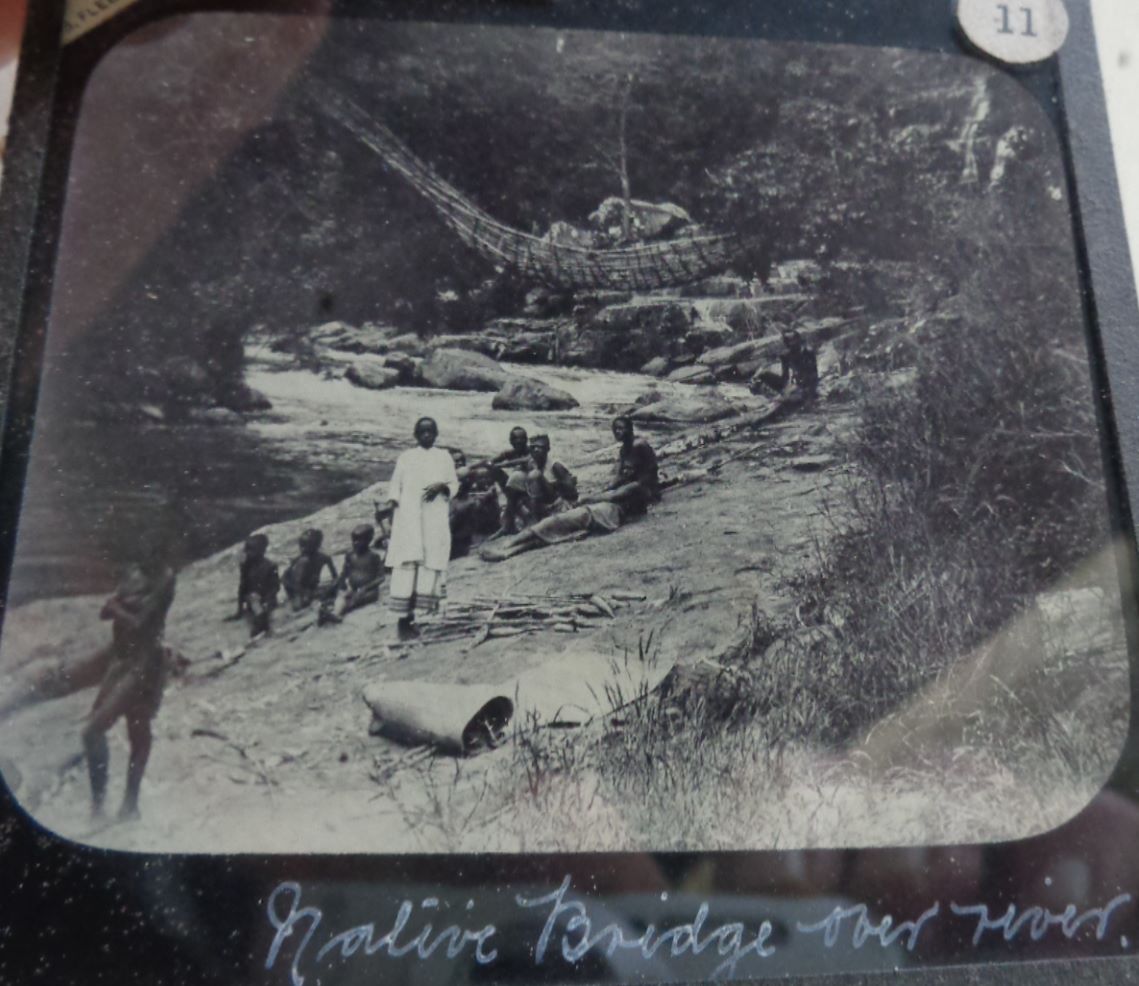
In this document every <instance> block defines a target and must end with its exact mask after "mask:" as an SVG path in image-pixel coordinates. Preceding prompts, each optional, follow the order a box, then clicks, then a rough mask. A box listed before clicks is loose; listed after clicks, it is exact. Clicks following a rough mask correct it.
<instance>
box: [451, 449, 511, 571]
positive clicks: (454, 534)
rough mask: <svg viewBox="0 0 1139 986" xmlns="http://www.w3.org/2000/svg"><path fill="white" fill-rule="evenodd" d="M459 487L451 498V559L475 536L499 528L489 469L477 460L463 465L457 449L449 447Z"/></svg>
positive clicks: (467, 547) (465, 550) (468, 546)
mask: <svg viewBox="0 0 1139 986" xmlns="http://www.w3.org/2000/svg"><path fill="white" fill-rule="evenodd" d="M451 458H452V459H453V460H454V462H455V473H456V475H457V476H458V477H459V490H458V492H457V493H456V494H455V495H454V496H453V497H452V498H451V503H450V521H451V558H452V559H454V558H463V557H465V556H466V555H467V554H469V553H470V550H471V545H472V544H473V543H474V540H475V538H476V537H480V536H481V537H487V536H488V535H491V534H493V533H495V531H497V530H498V529H499V522H500V519H499V507H498V491H497V489H496V488H495V480H494V475H493V472H492V470H491V468H490V467H489V466H488V465H486V464H484V463H479V464H477V465H475V466H468V465H467V457H466V456H465V455H464V454H463V453H462V452H461V451H460V450H459V449H451Z"/></svg>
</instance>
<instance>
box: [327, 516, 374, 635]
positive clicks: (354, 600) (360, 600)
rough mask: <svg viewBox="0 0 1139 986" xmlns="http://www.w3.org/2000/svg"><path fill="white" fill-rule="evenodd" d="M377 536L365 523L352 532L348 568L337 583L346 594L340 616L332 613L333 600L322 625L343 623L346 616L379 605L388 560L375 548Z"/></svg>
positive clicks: (347, 557) (347, 555)
mask: <svg viewBox="0 0 1139 986" xmlns="http://www.w3.org/2000/svg"><path fill="white" fill-rule="evenodd" d="M375 536H376V529H375V528H374V527H373V526H372V525H371V524H361V525H360V526H359V527H356V528H354V529H353V530H352V548H351V550H350V551H347V552H346V553H345V555H344V565H343V567H342V568H341V569H340V580H339V581H338V582H337V588H338V589H341V590H343V592H344V595H343V596H341V597H340V603H339V606H338V607H337V611H336V613H333V612H332V599H326V600H325V601H324V602H323V603H322V604H321V607H320V616H319V617H318V622H319V623H321V624H324V623H339V622H340V620H341V618H342V617H343V616H344V614H345V613H351V612H352V610H354V609H359V608H360V607H361V606H367V605H368V604H369V603H375V602H379V599H380V584H381V583H382V582H383V581H384V559H383V556H382V555H380V554H379V552H377V551H374V550H373V549H372V541H373V539H374V538H375ZM381 545H382V542H381Z"/></svg>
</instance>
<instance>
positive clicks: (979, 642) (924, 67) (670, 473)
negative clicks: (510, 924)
mask: <svg viewBox="0 0 1139 986" xmlns="http://www.w3.org/2000/svg"><path fill="white" fill-rule="evenodd" d="M140 80H146V81H145V84H140ZM1038 89H1039V87H1036V88H1034V87H1033V86H1031V85H1029V84H1027V83H1025V82H1024V81H1023V80H1022V79H1020V78H1017V77H1015V76H1013V75H1010V74H1007V73H1005V72H1003V71H1002V70H1000V69H998V68H997V67H995V66H994V65H993V64H991V63H989V62H988V61H985V60H983V59H981V58H979V57H975V56H973V55H969V54H966V53H964V52H962V53H958V54H946V53H938V52H925V51H911V50H902V49H895V48H881V47H871V46H853V45H838V44H821V43H813V42H811V43H808V42H799V41H778V42H776V41H759V40H744V39H734V38H721V37H711V36H704V37H685V36H676V35H669V36H664V35H656V34H638V33H628V34H622V33H615V32H595V31H584V30H568V29H567V30H560V29H556V28H545V27H543V28H535V27H523V26H509V25H506V24H443V23H427V22H415V21H387V20H382V19H378V18H377V19H351V18H344V19H334V20H326V19H317V18H308V17H304V16H299V15H298V16H285V15H281V16H270V15H264V14H256V15H254V14H236V13H200V14H191V15H183V16H177V17H171V18H167V19H163V20H159V21H157V22H155V23H152V24H150V25H148V26H145V27H143V28H141V29H139V30H136V31H135V32H133V33H131V34H129V35H128V36H127V37H126V38H124V39H123V40H122V41H121V42H120V43H119V44H118V45H117V46H115V47H114V48H112V49H111V50H110V51H109V52H108V53H106V54H105V55H104V56H103V57H102V59H101V60H100V61H99V63H98V64H97V65H96V66H95V68H94V70H93V72H92V74H91V77H90V79H89V81H88V82H87V85H86V90H85V92H84V95H83V100H82V103H81V105H80V112H79V114H78V117H77V119H76V121H75V122H74V134H73V141H72V146H71V149H70V160H69V170H68V178H67V183H66V197H65V202H64V204H63V212H62V229H61V234H60V239H59V248H58V254H57V257H56V263H55V269H54V273H53V289H52V304H51V315H50V318H49V320H48V324H47V325H46V326H44V327H43V328H44V331H45V355H44V361H43V373H42V380H41V383H40V389H39V403H38V407H37V412H36V422H35V434H34V438H33V444H32V451H31V456H30V460H29V463H28V471H27V479H26V485H25V491H24V497H23V504H22V509H21V514H20V517H19V522H18V531H17V546H16V554H15V559H14V563H13V567H12V573H11V577H10V580H9V585H8V593H7V608H6V611H5V617H4V626H3V637H2V640H0V775H2V776H3V779H4V782H5V784H6V785H7V786H8V788H9V789H10V790H11V791H12V792H13V794H14V796H15V798H16V799H17V800H18V802H19V803H20V805H21V806H22V808H23V809H24V810H26V811H27V812H28V813H29V814H30V815H31V816H32V817H33V818H34V819H35V820H36V821H37V822H38V823H39V824H41V825H43V826H44V827H46V828H47V829H49V830H51V831H52V832H55V833H58V834H60V835H62V836H65V837H66V838H68V839H71V840H75V841H78V842H80V843H84V844H88V845H92V846H98V847H106V848H113V849H124V850H133V851H145V852H166V853H169V852H176V853H181V852H186V853H240V852H257V853H266V852H269V853H285V852H288V853H297V852H328V853H385V854H397V853H483V852H499V853H520V852H542V853H547V852H554V853H556V852H567V853H571V852H572V853H581V852H631V851H657V852H664V851H718V850H762V849H802V848H836V847H839V848H863V847H874V846H886V845H890V846H930V845H939V844H940V845H953V844H962V843H983V842H997V841H1006V840H1013V839H1020V838H1024V837H1027V836H1030V835H1034V834H1038V833H1041V832H1045V831H1048V830H1050V829H1053V828H1055V827H1056V826H1058V825H1060V824H1062V823H1063V822H1065V821H1067V820H1068V819H1070V818H1072V817H1073V816H1074V815H1075V814H1077V813H1078V812H1079V811H1080V810H1081V809H1082V808H1083V807H1084V806H1085V805H1086V804H1087V803H1088V802H1089V801H1090V800H1091V798H1092V797H1093V796H1094V795H1095V794H1096V793H1097V792H1098V791H1099V790H1100V789H1101V788H1102V787H1103V785H1104V784H1105V782H1106V781H1107V779H1108V778H1109V776H1110V775H1111V773H1112V771H1113V769H1114V767H1115V764H1116V760H1117V758H1118V756H1119V753H1120V750H1121V748H1122V746H1123V743H1124V740H1125V738H1126V736H1127V731H1128V722H1129V717H1130V707H1129V691H1130V685H1129V652H1128V644H1127V639H1126V634H1125V616H1124V609H1123V605H1122V600H1123V598H1124V597H1125V595H1126V593H1127V592H1130V591H1131V589H1130V587H1128V586H1124V585H1123V584H1122V582H1123V580H1124V579H1125V573H1126V571H1127V566H1126V564H1125V563H1124V561H1123V559H1124V556H1125V551H1126V549H1125V547H1124V542H1123V538H1122V535H1121V534H1120V523H1119V521H1118V520H1117V519H1116V517H1115V515H1114V513H1113V509H1112V507H1111V496H1110V494H1111V489H1112V483H1113V479H1112V477H1111V476H1110V474H1109V473H1108V470H1107V467H1106V466H1105V463H1106V462H1108V461H1109V457H1108V455H1107V451H1106V449H1107V444H1106V442H1105V440H1104V439H1103V437H1102V426H1101V422H1100V416H1101V409H1100V407H1099V406H1098V404H1097V395H1096V389H1095V386H1094V385H1093V370H1094V366H1095V364H1094V353H1095V339H1094V337H1093V334H1092V332H1091V330H1090V329H1089V326H1088V323H1087V316H1086V313H1085V309H1084V300H1083V297H1082V295H1081V288H1080V274H1079V271H1080V268H1079V261H1078V256H1077V246H1076V243H1075V240H1074V235H1073V228H1074V227H1073V221H1074V220H1073V204H1072V201H1071V199H1070V188H1069V180H1068V176H1067V172H1066V168H1065V159H1064V149H1063V146H1062V144H1061V140H1060V137H1059V134H1058V130H1057V123H1056V120H1055V116H1054V114H1055V112H1056V111H1055V107H1054V105H1053V104H1052V101H1051V93H1050V92H1041V91H1038Z"/></svg>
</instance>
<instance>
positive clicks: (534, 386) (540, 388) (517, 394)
mask: <svg viewBox="0 0 1139 986" xmlns="http://www.w3.org/2000/svg"><path fill="white" fill-rule="evenodd" d="M490 406H491V407H493V408H494V409H495V410H496V411H568V410H569V409H570V408H574V407H578V402H577V399H576V398H575V397H574V396H573V394H567V393H566V392H565V391H564V390H558V388H557V387H551V386H550V385H549V384H546V383H543V382H542V381H541V380H532V379H530V378H528V377H518V378H517V379H514V380H511V381H510V382H509V383H507V384H506V386H505V387H503V388H502V390H500V391H499V392H498V393H497V394H495V395H494V400H493V401H491V404H490Z"/></svg>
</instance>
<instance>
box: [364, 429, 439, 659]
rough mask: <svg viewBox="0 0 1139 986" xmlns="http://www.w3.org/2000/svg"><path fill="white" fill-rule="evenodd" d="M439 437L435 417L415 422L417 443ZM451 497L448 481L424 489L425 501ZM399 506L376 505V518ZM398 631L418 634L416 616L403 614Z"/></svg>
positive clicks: (401, 634)
mask: <svg viewBox="0 0 1139 986" xmlns="http://www.w3.org/2000/svg"><path fill="white" fill-rule="evenodd" d="M438 437H439V426H438V425H437V424H436V423H435V419H434V418H420V419H419V420H418V421H416V422H415V443H416V444H417V445H418V446H419V447H420V448H424V449H428V448H433V447H434V445H435V439H437V438H438ZM441 496H443V497H446V498H447V499H450V498H451V490H450V488H449V487H448V486H447V484H446V483H432V484H431V485H430V486H428V487H427V489H425V490H424V491H423V501H424V503H431V502H432V501H434V500H436V499H438V498H439V497H441ZM397 506H399V504H397V503H396V502H395V500H388V501H387V502H386V503H384V504H383V505H382V506H378V507H376V520H377V522H382V521H384V520H387V519H389V518H390V517H391V516H392V514H394V513H395V509H396V507H397ZM396 631H397V632H398V634H399V637H400V639H401V640H406V639H408V638H409V637H414V636H415V635H416V634H418V632H419V631H418V630H417V629H416V626H415V617H414V616H401V617H400V618H399V620H398V621H397V622H396Z"/></svg>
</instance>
